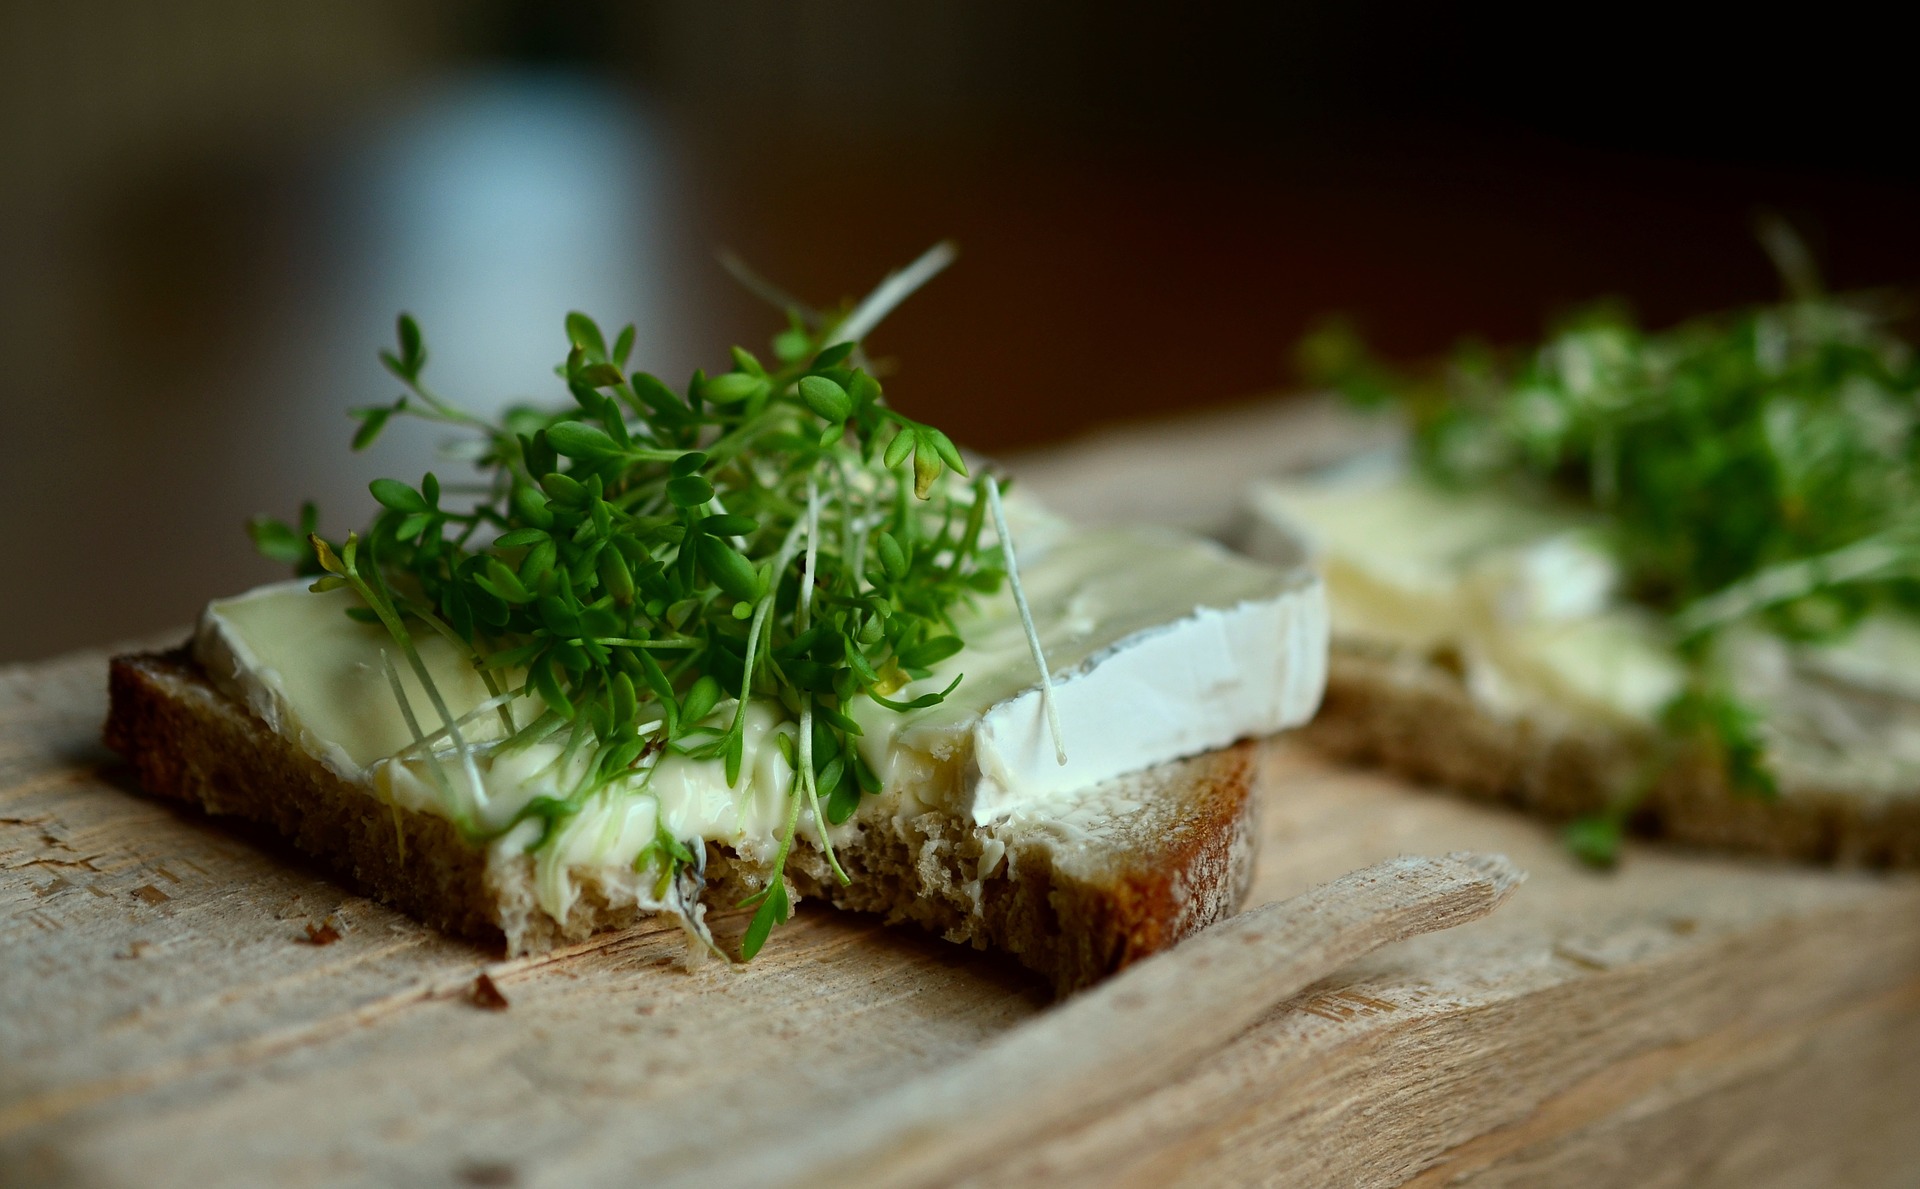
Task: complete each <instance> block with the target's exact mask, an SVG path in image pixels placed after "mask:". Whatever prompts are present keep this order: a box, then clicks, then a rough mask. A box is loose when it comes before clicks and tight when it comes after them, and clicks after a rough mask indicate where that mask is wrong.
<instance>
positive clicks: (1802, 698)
mask: <svg viewBox="0 0 1920 1189" xmlns="http://www.w3.org/2000/svg"><path fill="white" fill-rule="evenodd" d="M1769 237H1770V244H1771V246H1772V247H1773V248H1774V250H1775V254H1776V258H1777V259H1779V260H1780V261H1781V263H1782V264H1783V266H1784V271H1785V272H1786V275H1787V276H1788V278H1789V280H1790V281H1791V282H1794V284H1793V285H1792V289H1793V295H1792V297H1791V299H1790V300H1787V301H1785V302H1783V303H1781V304H1777V305H1772V306H1768V307H1764V308H1758V309H1752V310H1747V311H1744V312H1741V313H1737V314H1732V315H1727V316H1723V317H1713V318H1705V319H1701V320H1697V321H1692V322H1688V323H1685V324H1683V325H1680V326H1677V327H1675V328H1672V329H1670V330H1666V331H1661V332H1657V333H1649V332H1646V331H1643V330H1641V329H1639V328H1638V327H1637V326H1636V325H1635V324H1634V323H1633V322H1632V321H1631V320H1630V319H1629V318H1628V317H1627V316H1626V315H1625V314H1624V313H1622V312H1621V311H1619V310H1618V309H1613V308H1604V307H1603V308H1598V309H1595V310H1591V311H1589V312H1587V313H1585V314H1583V315H1581V316H1579V317H1576V318H1574V319H1572V320H1571V321H1570V322H1569V323H1568V324H1567V325H1566V326H1565V327H1564V328H1562V329H1560V330H1559V331H1558V332H1557V333H1555V334H1554V335H1553V336H1552V337H1550V338H1549V339H1548V340H1547V341H1546V342H1544V343H1542V344H1540V345H1539V346H1538V347H1536V348H1534V349H1532V350H1529V351H1525V352H1518V353H1512V354H1504V353H1496V352H1490V351H1487V350H1484V349H1473V350H1467V351H1463V352H1462V353H1461V354H1460V355H1459V356H1458V357H1457V358H1455V359H1454V360H1453V361H1452V362H1451V363H1450V364H1449V365H1448V366H1446V367H1445V368H1444V369H1441V370H1439V371H1437V372H1435V373H1432V374H1428V375H1425V376H1417V377H1414V376H1404V375H1399V374H1395V373H1394V372H1392V371H1390V370H1389V369H1387V368H1385V367H1383V366H1382V365H1380V364H1378V363H1375V362H1373V361H1371V360H1370V359H1368V358H1367V357H1366V355H1365V354H1364V352H1362V351H1360V350H1359V349H1358V348H1357V343H1356V342H1355V341H1354V340H1353V339H1352V338H1351V337H1350V336H1349V335H1346V334H1343V333H1341V332H1339V331H1337V330H1335V331H1331V332H1329V333H1328V334H1325V335H1323V336H1321V337H1319V338H1318V339H1317V340H1313V341H1311V342H1310V344H1309V346H1310V348H1311V350H1310V355H1311V357H1312V358H1313V359H1314V360H1316V361H1317V363H1318V369H1317V370H1318V372H1319V374H1320V376H1321V377H1322V378H1323V379H1326V380H1329V381H1332V382H1334V383H1336V384H1339V385H1341V386H1343V387H1345V388H1346V389H1347V390H1348V391H1349V393H1350V394H1352V395H1356V396H1361V397H1364V398H1367V399H1368V400H1369V401H1371V403H1374V404H1376V405H1380V404H1386V405H1390V406H1392V407H1393V408H1394V410H1395V411H1396V412H1397V413H1398V414H1399V415H1401V416H1402V417H1403V418H1404V421H1405V426H1406V429H1407V434H1406V438H1405V442H1404V445H1403V447H1402V448H1400V449H1397V450H1388V451H1385V452H1372V453H1369V454H1367V455H1366V456H1364V457H1358V458H1354V459H1352V460H1350V461H1349V462H1347V463H1345V464H1343V465H1339V466H1335V467H1333V468H1330V469H1327V470H1325V471H1322V472H1319V473H1316V474H1311V475H1306V476H1297V477H1294V478H1290V479H1286V480H1275V481H1270V482H1264V483H1262V484H1260V485H1258V486H1257V488H1256V489H1255V491H1254V492H1253V494H1252V499H1251V505H1252V507H1251V511H1252V522H1253V529H1252V536H1251V539H1250V550H1251V551H1252V552H1253V553H1255V554H1256V555H1260V556H1265V557H1268V558H1269V559H1275V560H1297V559H1299V558H1300V557H1302V556H1303V555H1307V554H1311V555H1313V556H1314V557H1315V558H1317V562H1318V564H1319V565H1320V566H1321V567H1322V569H1323V574H1324V577H1325V579H1326V581H1327V584H1328V590H1329V599H1330V602H1331V604H1332V614H1333V635H1334V641H1333V656H1332V661H1331V677H1330V681H1329V687H1328V694H1327V700H1326V705H1325V707H1324V709H1323V710H1322V712H1321V714H1320V716H1319V718H1318V719H1317V720H1316V722H1315V724H1314V726H1313V728H1312V735H1313V737H1314V738H1315V739H1317V740H1318V741H1319V742H1320V743H1321V744H1323V745H1325V746H1327V747H1329V748H1331V749H1333V750H1335V751H1336V752H1339V753H1342V754H1345V755H1349V756H1354V757H1358V758H1366V759H1372V760H1377V761H1381V762H1384V763H1386V764H1388V765H1390V766H1392V767H1394V768H1396V769H1399V770H1401V771H1404V772H1407V773H1409V774H1412V775H1415V776H1417V777H1421V778H1425V779H1430V780H1434V781H1438V782H1440V783H1443V784H1447V785H1450V786H1453V787H1455V788H1458V789H1462V790H1465V791H1469V792H1474V793H1478V794H1481V795H1485V796H1493V797H1500V798H1504V799H1508V800H1511V801H1513V802H1516V803H1519V804H1522V805H1525V806H1528V807H1531V808H1534V809H1537V810H1540V811H1543V812H1545V813H1548V814H1551V815H1553V816H1556V817H1559V818H1563V819H1568V820H1569V821H1570V823H1571V824H1570V826H1569V833H1568V837H1569V840H1570V841H1571V842H1572V843H1573V844H1574V845H1575V847H1576V848H1577V849H1578V850H1579V851H1580V852H1581V853H1582V854H1584V855H1585V856H1587V857H1588V858H1590V859H1593V860H1595V861H1601V862H1604V861H1608V860H1610V859H1611V857H1612V855H1613V853H1614V848H1615V846H1616V843H1617V841H1618V839H1619V837H1620V834H1621V831H1622V829H1623V827H1626V826H1628V825H1637V826H1640V827H1643V828H1646V829H1648V830H1650V831H1653V832H1658V833H1663V834H1666V835H1668V836H1671V837H1674V838H1678V839H1681V840H1685V841H1689V842H1694V843H1701V844H1708V845H1715V846H1726V847H1730V848H1736V849H1744V850H1756V851H1762V852H1768V853H1777V854H1786V855H1795V856H1801V857H1808V858H1819V859H1830V860H1837V861H1848V862H1861V863H1869V864H1897V865H1914V864H1916V863H1920V358H1917V357H1916V355H1915V352H1914V350H1913V348H1912V347H1911V345H1910V344H1909V343H1908V342H1906V341H1905V340H1903V339H1902V338H1900V337H1898V336H1897V335H1896V334H1895V333H1894V330H1893V322H1892V320H1891V319H1892V315H1894V314H1895V313H1897V312H1898V311H1897V310H1894V309H1891V308H1889V305H1888V303H1887V302H1886V301H1885V299H1884V298H1876V297H1872V296H1856V297H1845V298H1843V297H1830V296H1826V295H1823V294H1822V293H1821V292H1820V290H1819V288H1818V286H1817V285H1816V284H1815V283H1814V282H1813V280H1812V278H1811V275H1810V270H1808V269H1807V268H1806V266H1805V254H1804V251H1803V250H1801V249H1800V248H1799V246H1798V244H1797V241H1794V240H1792V239H1791V238H1790V237H1789V236H1788V235H1787V234H1786V233H1784V232H1783V231H1781V230H1780V229H1777V228H1775V229H1771V230H1770V231H1769Z"/></svg>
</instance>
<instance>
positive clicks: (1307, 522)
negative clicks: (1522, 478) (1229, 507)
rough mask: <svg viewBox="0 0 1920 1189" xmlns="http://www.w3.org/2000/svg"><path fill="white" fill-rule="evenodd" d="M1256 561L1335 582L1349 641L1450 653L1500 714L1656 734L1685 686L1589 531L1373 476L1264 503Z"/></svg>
mask: <svg viewBox="0 0 1920 1189" xmlns="http://www.w3.org/2000/svg"><path fill="white" fill-rule="evenodd" d="M1251 510H1252V513H1253V530H1252V532H1251V534H1250V549H1251V550H1252V551H1253V552H1254V553H1255V554H1256V555H1257V556H1266V557H1271V558H1294V557H1307V558H1310V559H1312V560H1313V561H1314V562H1315V563H1316V564H1317V565H1318V566H1319V567H1320V569H1321V572H1322V574H1323V576H1324V578H1325V580H1326V583H1327V588H1328V598H1329V600H1330V602H1331V603H1332V617H1333V633H1334V636H1335V638H1336V639H1342V638H1344V639H1351V640H1356V641H1367V642H1376V643H1388V644H1392V645H1395V646H1398V647H1401V648H1405V649H1409V650H1413V651H1421V652H1434V651H1438V650H1443V649H1444V650H1448V651H1451V652H1452V653H1454V654H1455V655H1456V656H1457V657H1458V659H1459V660H1460V661H1461V662H1462V663H1463V664H1464V666H1465V669H1466V679H1467V682H1468V684H1469V686H1470V688H1472V689H1473V690H1474V692H1475V694H1476V696H1477V697H1478V698H1479V699H1480V700H1481V701H1482V702H1483V704H1486V705H1488V706H1489V707H1491V708H1493V709H1496V710H1499V711H1502V712H1508V713H1521V712H1527V711H1539V710H1542V709H1545V710H1548V711H1558V712H1564V713H1568V714H1587V715H1594V714H1597V715H1600V716H1603V717H1608V718H1625V719H1631V720H1635V721H1647V720H1650V719H1652V718H1654V717H1655V716H1657V715H1658V714H1659V712H1660V710H1661V709H1662V708H1663V707H1664V706H1665V705H1666V704H1667V703H1668V702H1669V701H1670V700H1671V699H1672V698H1673V696H1674V695H1675V694H1676V693H1678V692H1679V690H1680V688H1681V686H1682V684H1683V683H1684V681H1685V670H1684V667H1683V666H1682V664H1681V662H1680V661H1679V660H1678V658H1677V657H1676V656H1675V655H1674V652H1673V649H1672V646H1671V644H1670V643H1669V641H1668V640H1667V639H1666V637H1665V635H1664V634H1663V632H1662V630H1661V629H1660V626H1659V624H1658V622H1657V621H1656V620H1655V619H1654V618H1653V617H1652V616H1650V615H1646V614H1644V613H1642V612H1640V611H1638V610H1637V609H1634V608H1631V607H1626V606H1621V605H1619V604H1618V603H1617V602H1616V601H1615V600H1614V598H1613V592H1614V588H1615V586H1616V585H1617V582H1618V577H1619V575H1618V568H1617V566H1616V564H1615V563H1614V562H1613V560H1612V558H1611V557H1610V556H1609V555H1608V553H1607V552H1606V550H1605V548H1604V547H1603V545H1602V542H1601V541H1600V540H1599V538H1598V536H1597V534H1596V530H1595V529H1594V528H1593V527H1592V526H1591V525H1589V524H1587V523H1586V522H1584V521H1582V520H1581V519H1580V518H1578V517H1577V516H1574V515H1571V514H1566V513H1560V512H1555V511H1551V510H1547V509H1543V508H1536V507H1529V506H1527V505H1525V504H1522V503H1519V502H1517V501H1515V500H1512V499H1508V498H1504V497H1501V496H1497V495H1488V494H1478V493H1457V492H1450V491H1444V490H1441V489H1439V488H1436V487H1434V486H1432V485H1431V484H1428V483H1425V482H1423V481H1421V480H1419V479H1416V478H1413V477H1411V476H1409V475H1407V474H1406V473H1405V472H1404V470H1401V469H1399V468H1397V467H1395V466H1392V465H1380V464H1362V465H1358V466H1353V467H1349V468H1347V469H1345V470H1344V471H1341V472H1336V473H1334V474H1332V475H1328V476H1322V477H1319V478H1312V479H1300V480H1289V481H1278V480H1276V481H1269V482H1265V483H1262V484H1259V485H1257V486H1256V487H1255V489H1254V490H1253V492H1252V493H1251Z"/></svg>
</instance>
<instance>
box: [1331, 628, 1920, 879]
mask: <svg viewBox="0 0 1920 1189" xmlns="http://www.w3.org/2000/svg"><path fill="white" fill-rule="evenodd" d="M1303 737H1304V738H1305V739H1306V740H1307V741H1309V742H1311V743H1313V744H1315V745H1316V746H1318V747H1320V748H1321V749H1322V750H1324V751H1327V752H1330V753H1332V754H1334V755H1337V756H1340V757H1342V758H1345V759H1350V760H1355V761H1359V762H1364V763H1372V764H1380V765H1382V766H1384V767H1387V768H1389V769H1392V770H1393V771H1395V772H1399V773H1401V774H1403V775H1406V776H1410V777H1412V778H1414V779H1415V780H1420V781H1425V782H1430V783H1433V784H1438V785H1443V786H1446V787H1447V788H1450V789H1454V790H1456V791H1459V792H1463V793H1467V794H1469V795H1472V796H1476V797H1481V798H1485V799H1489V800H1496V801H1503V802H1506V803H1508V804H1510V805H1514V806H1517V807H1519V808H1522V809H1526V810H1529V811H1531V812H1534V813H1538V814H1541V815H1543V816H1546V817H1550V818H1554V819H1559V820H1564V819H1568V818H1572V817H1575V816H1578V815H1580V814H1584V813H1592V812H1595V811H1597V810H1599V809H1601V808H1603V807H1604V806H1605V805H1606V804H1607V802H1608V798H1609V797H1610V796H1612V795H1613V793H1614V791H1615V790H1618V789H1621V788H1624V787H1627V786H1628V785H1629V784H1630V783H1631V782H1632V781H1633V780H1634V779H1635V777H1636V776H1637V775H1638V773H1639V772H1641V771H1643V770H1644V765H1645V764H1646V763H1647V756H1648V755H1649V750H1650V747H1651V745H1652V743H1653V738H1652V735H1651V733H1650V732H1638V733H1636V732H1633V731H1628V730H1622V729H1615V728H1608V727H1606V726H1602V725H1598V724H1577V723H1554V722H1549V721H1545V720H1543V719H1540V718H1535V717H1529V716H1520V717H1512V718H1508V717H1501V716H1498V715H1495V714H1493V713H1492V712H1490V711H1488V710H1487V709H1486V708H1485V707H1483V706H1481V705H1480V704H1479V703H1478V702H1477V701H1476V700H1475V699H1474V698H1473V696H1472V694H1471V693H1470V692H1469V691H1468V689H1467V687H1466V686H1465V685H1464V684H1463V683H1462V682H1461V680H1460V679H1459V677H1458V676H1457V675H1456V674H1454V673H1453V672H1451V671H1449V670H1448V669H1446V668H1444V667H1442V666H1440V665H1438V664H1434V663H1431V662H1429V661H1427V660H1426V659H1425V658H1422V657H1416V656H1411V655H1406V654H1398V653H1393V652H1390V651H1387V650H1380V651H1373V650H1368V649H1362V648H1359V647H1355V646H1353V645H1342V644H1339V643H1337V642H1336V645H1335V647H1334V651H1333V655H1332V657H1331V660H1330V663H1329V667H1328V673H1327V693H1326V699H1325V701H1323V702H1322V703H1321V708H1320V713H1319V715H1318V717H1316V718H1315V719H1314V720H1313V722H1312V723H1310V724H1309V725H1308V726H1307V727H1306V728H1305V730H1304V732H1303ZM1633 825H1634V827H1635V828H1636V830H1638V831H1639V832H1641V833H1645V834H1650V835H1655V836H1659V837H1664V838H1668V839H1672V840H1674V841H1677V842H1683V843H1689V844H1693V845H1698V846H1702V847H1711V848H1713V849H1716V850H1731V851H1743V852H1747V853H1753V854H1763V855H1774V856H1779V857H1782V858H1794V859H1803V860H1813V861H1818V862H1826V863H1836V864H1842V865H1848V866H1870V867H1915V866H1920V790H1916V795H1913V796H1906V797H1887V796H1871V795H1867V794H1865V793H1863V792H1862V791H1860V790H1851V789H1846V788H1836V787H1833V786H1832V785H1830V784H1828V783H1826V782H1824V781H1823V780H1822V779H1821V774H1820V773H1819V772H1817V771H1806V770H1794V771H1791V772H1788V773H1785V774H1784V776H1783V779H1782V782H1781V792H1780V796H1779V797H1777V798H1774V799H1771V800H1767V799H1760V798H1756V797H1751V796H1736V795H1734V794H1733V793H1731V792H1730V791H1729V790H1728V788H1727V785H1726V782H1725V780H1724V779H1723V778H1722V777H1721V774H1720V773H1719V771H1718V770H1717V769H1716V768H1715V767H1714V766H1713V765H1711V764H1709V763H1706V762H1703V761H1702V760H1700V759H1697V758H1694V759H1686V760H1682V761H1681V762H1678V763H1675V764H1672V765H1670V766H1668V767H1667V768H1666V770H1665V772H1664V775H1663V776H1662V777H1661V778H1660V779H1659V780H1658V781H1657V782H1656V784H1655V786H1654V788H1653V791H1652V793H1651V795H1650V796H1648V798H1647V800H1646V801H1645V803H1644V804H1643V806H1642V807H1641V809H1640V811H1639V812H1638V813H1637V814H1636V815H1635V817H1634V821H1633Z"/></svg>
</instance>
